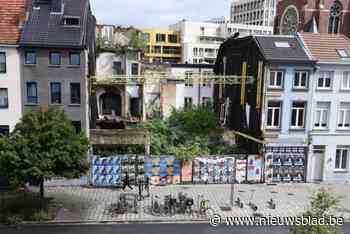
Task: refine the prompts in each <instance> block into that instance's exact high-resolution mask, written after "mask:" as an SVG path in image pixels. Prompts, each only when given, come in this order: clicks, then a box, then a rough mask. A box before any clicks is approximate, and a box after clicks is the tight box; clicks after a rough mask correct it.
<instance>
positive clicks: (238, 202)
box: [235, 197, 244, 208]
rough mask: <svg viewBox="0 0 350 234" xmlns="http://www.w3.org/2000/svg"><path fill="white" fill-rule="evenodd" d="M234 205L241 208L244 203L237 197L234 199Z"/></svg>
mask: <svg viewBox="0 0 350 234" xmlns="http://www.w3.org/2000/svg"><path fill="white" fill-rule="evenodd" d="M235 203H236V206H238V207H239V208H243V206H244V204H243V202H242V201H241V199H240V198H239V197H237V200H236V201H235Z"/></svg>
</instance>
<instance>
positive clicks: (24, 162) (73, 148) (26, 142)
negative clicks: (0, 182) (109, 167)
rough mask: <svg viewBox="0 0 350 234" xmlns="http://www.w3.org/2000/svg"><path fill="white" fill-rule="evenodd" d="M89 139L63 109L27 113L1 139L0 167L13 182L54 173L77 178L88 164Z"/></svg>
mask: <svg viewBox="0 0 350 234" xmlns="http://www.w3.org/2000/svg"><path fill="white" fill-rule="evenodd" d="M88 147H89V143H88V139H87V138H86V137H85V136H84V134H83V133H81V134H76V132H75V128H74V127H73V125H72V123H71V121H70V120H69V118H68V117H67V116H66V114H65V112H64V111H63V110H60V109H55V108H50V109H48V110H47V111H42V110H41V111H37V112H29V113H27V114H25V115H24V116H23V118H22V120H21V122H20V123H18V124H17V125H16V127H15V130H14V132H13V133H11V135H10V137H9V138H3V139H1V140H0V148H1V150H0V171H1V173H2V175H3V176H5V178H7V179H8V180H9V181H10V182H11V184H12V185H13V186H21V185H23V184H25V183H27V182H31V181H40V180H42V179H52V178H54V177H66V178H76V177H79V176H81V175H82V174H84V173H85V172H86V170H87V168H88V164H87V160H86V159H87V151H88Z"/></svg>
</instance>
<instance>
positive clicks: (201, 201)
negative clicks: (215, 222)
mask: <svg viewBox="0 0 350 234" xmlns="http://www.w3.org/2000/svg"><path fill="white" fill-rule="evenodd" d="M198 213H199V214H200V215H205V216H208V215H211V214H209V213H212V214H213V213H214V211H213V209H212V208H211V207H210V205H209V200H207V199H205V198H204V196H203V195H199V196H198Z"/></svg>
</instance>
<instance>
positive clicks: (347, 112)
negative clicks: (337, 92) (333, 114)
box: [337, 103, 350, 130]
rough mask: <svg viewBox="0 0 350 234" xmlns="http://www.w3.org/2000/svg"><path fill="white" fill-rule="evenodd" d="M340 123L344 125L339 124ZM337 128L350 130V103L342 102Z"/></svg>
mask: <svg viewBox="0 0 350 234" xmlns="http://www.w3.org/2000/svg"><path fill="white" fill-rule="evenodd" d="M342 105H344V106H345V105H349V108H345V107H342ZM347 119H348V120H349V122H348V123H346V120H347ZM340 123H341V125H342V126H339V124H340ZM345 125H348V126H345ZM337 129H340V130H350V103H340V106H339V110H338V118H337Z"/></svg>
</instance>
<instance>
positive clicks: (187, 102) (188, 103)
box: [185, 97, 192, 108]
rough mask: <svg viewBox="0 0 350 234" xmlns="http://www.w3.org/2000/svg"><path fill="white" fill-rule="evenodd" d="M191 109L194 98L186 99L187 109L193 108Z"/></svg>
mask: <svg viewBox="0 0 350 234" xmlns="http://www.w3.org/2000/svg"><path fill="white" fill-rule="evenodd" d="M191 107H192V98H191V97H185V108H191Z"/></svg>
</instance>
